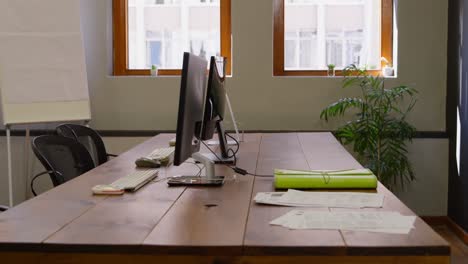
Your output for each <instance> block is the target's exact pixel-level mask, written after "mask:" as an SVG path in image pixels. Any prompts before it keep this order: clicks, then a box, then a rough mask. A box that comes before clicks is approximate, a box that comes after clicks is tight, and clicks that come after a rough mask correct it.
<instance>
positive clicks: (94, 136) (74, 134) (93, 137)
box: [56, 124, 109, 166]
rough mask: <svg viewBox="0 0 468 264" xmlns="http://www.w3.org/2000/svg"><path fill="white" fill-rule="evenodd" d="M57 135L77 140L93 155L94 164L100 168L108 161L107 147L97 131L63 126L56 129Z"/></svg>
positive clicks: (83, 127) (77, 126)
mask: <svg viewBox="0 0 468 264" xmlns="http://www.w3.org/2000/svg"><path fill="white" fill-rule="evenodd" d="M56 131H57V134H59V135H61V136H64V137H69V138H73V139H75V140H77V141H78V142H80V143H81V144H83V145H84V146H85V147H86V149H87V150H88V151H89V154H91V157H92V158H93V160H94V164H95V165H96V166H99V165H101V164H103V163H104V162H106V161H108V159H109V158H108V156H107V151H106V146H105V145H104V142H103V141H102V138H101V136H100V135H99V134H98V132H96V130H94V129H92V128H89V127H87V126H82V125H76V124H63V125H60V126H58V127H57V128H56Z"/></svg>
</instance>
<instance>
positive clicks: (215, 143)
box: [208, 140, 237, 146]
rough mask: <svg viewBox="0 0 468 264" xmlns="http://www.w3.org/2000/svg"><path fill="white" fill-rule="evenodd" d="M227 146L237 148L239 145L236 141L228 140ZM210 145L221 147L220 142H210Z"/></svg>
mask: <svg viewBox="0 0 468 264" xmlns="http://www.w3.org/2000/svg"><path fill="white" fill-rule="evenodd" d="M226 143H227V145H228V146H235V145H237V144H236V142H235V141H234V140H228V141H226ZM208 145H210V146H218V145H219V141H218V140H210V141H208Z"/></svg>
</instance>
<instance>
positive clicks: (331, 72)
mask: <svg viewBox="0 0 468 264" xmlns="http://www.w3.org/2000/svg"><path fill="white" fill-rule="evenodd" d="M327 75H328V76H331V77H333V76H335V68H328V70H327Z"/></svg>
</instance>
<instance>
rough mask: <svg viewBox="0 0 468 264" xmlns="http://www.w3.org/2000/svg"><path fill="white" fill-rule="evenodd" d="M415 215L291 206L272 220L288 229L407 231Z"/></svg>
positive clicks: (272, 223)
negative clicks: (289, 209)
mask: <svg viewBox="0 0 468 264" xmlns="http://www.w3.org/2000/svg"><path fill="white" fill-rule="evenodd" d="M415 219H416V217H415V216H403V215H401V214H399V213H396V212H375V211H374V212H372V211H358V212H356V211H355V212H329V211H310V210H308V211H304V210H292V211H290V212H289V213H287V214H285V215H283V216H281V217H279V218H277V219H275V220H273V221H271V222H270V224H271V225H278V226H283V227H286V228H289V229H334V230H350V231H367V232H381V233H392V234H408V233H409V232H410V231H411V229H412V228H413V227H414V221H415Z"/></svg>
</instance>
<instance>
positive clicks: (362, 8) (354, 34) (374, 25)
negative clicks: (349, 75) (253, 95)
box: [284, 0, 382, 70]
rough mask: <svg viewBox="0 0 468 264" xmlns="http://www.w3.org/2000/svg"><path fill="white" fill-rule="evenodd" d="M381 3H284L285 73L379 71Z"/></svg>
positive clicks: (335, 0) (349, 0) (302, 0)
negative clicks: (353, 68) (351, 69)
mask: <svg viewBox="0 0 468 264" xmlns="http://www.w3.org/2000/svg"><path fill="white" fill-rule="evenodd" d="M381 8H382V7H381V0H333V1H330V0H286V1H285V10H284V12H285V13H284V27H285V29H284V30H285V32H284V33H285V40H284V41H285V42H284V44H285V52H284V61H285V64H284V68H285V70H325V69H326V68H327V65H328V64H334V65H335V66H336V68H337V69H340V68H343V67H345V66H347V65H349V64H357V65H358V66H366V67H367V68H368V69H378V68H380V58H381Z"/></svg>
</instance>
